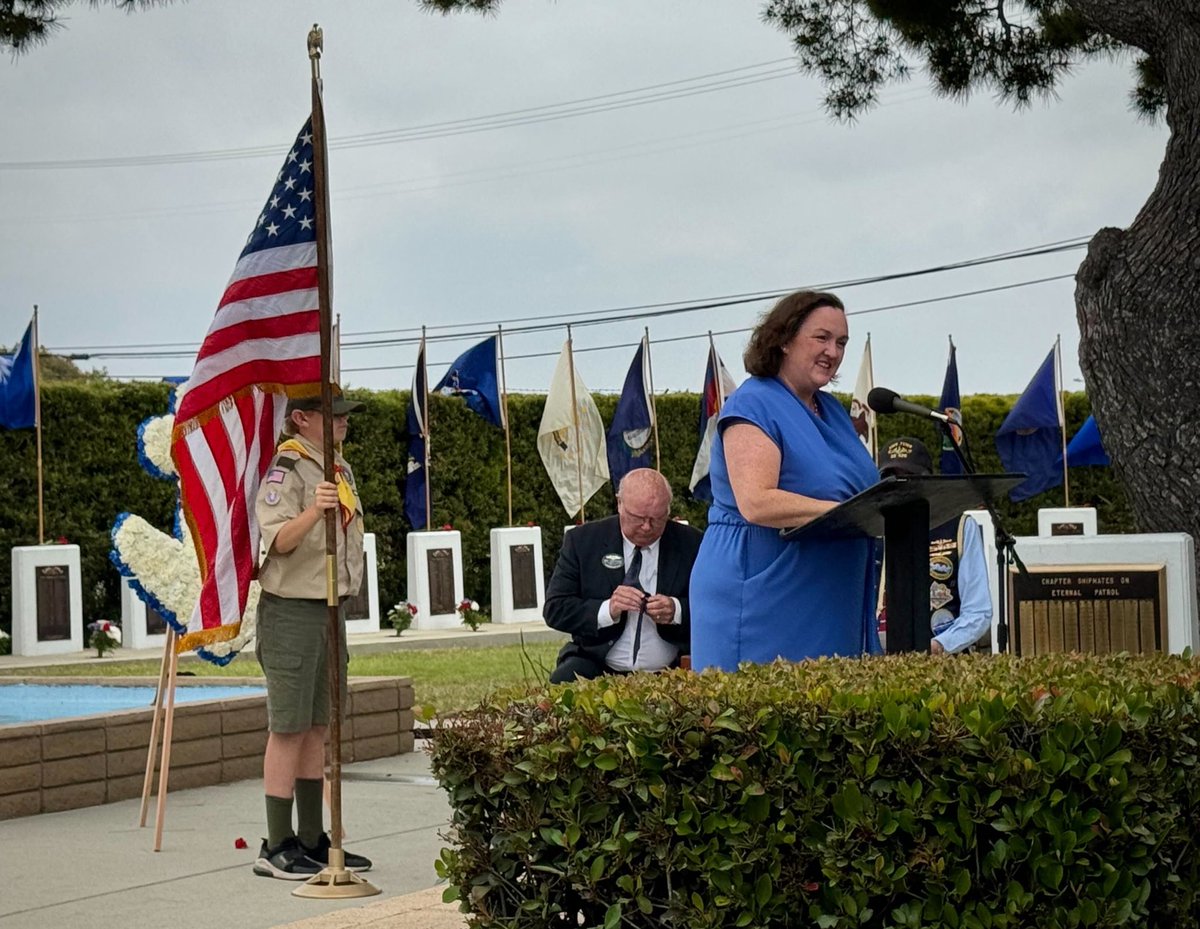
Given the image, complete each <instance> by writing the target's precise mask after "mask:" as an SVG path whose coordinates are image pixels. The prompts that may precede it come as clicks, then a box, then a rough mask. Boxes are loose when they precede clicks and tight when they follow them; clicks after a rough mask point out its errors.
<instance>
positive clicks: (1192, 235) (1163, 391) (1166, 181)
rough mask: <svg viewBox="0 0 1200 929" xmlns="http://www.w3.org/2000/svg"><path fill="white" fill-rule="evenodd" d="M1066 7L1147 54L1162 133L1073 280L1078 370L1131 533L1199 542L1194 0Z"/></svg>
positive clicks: (1199, 237)
mask: <svg viewBox="0 0 1200 929" xmlns="http://www.w3.org/2000/svg"><path fill="white" fill-rule="evenodd" d="M1071 3H1072V5H1073V6H1075V7H1076V8H1077V9H1079V10H1081V11H1082V12H1083V13H1084V15H1085V16H1087V17H1088V18H1089V19H1091V20H1092V21H1093V22H1094V23H1095V24H1096V25H1097V26H1099V27H1100V28H1102V29H1103V30H1104V31H1105V32H1107V33H1109V34H1110V35H1113V36H1116V37H1117V38H1119V39H1121V40H1122V41H1124V42H1126V43H1128V44H1130V45H1133V46H1136V47H1138V48H1141V49H1143V50H1144V51H1147V52H1149V53H1150V54H1151V55H1152V56H1153V58H1154V59H1155V61H1156V62H1157V64H1158V65H1159V67H1160V68H1161V70H1162V72H1163V75H1164V78H1165V82H1166V91H1167V101H1168V110H1167V116H1166V118H1167V124H1168V126H1169V128H1170V133H1171V134H1170V139H1169V141H1168V143H1167V149H1166V154H1165V156H1164V158H1163V162H1162V166H1161V168H1160V169H1159V179H1158V184H1157V185H1156V186H1155V188H1154V191H1153V193H1151V195H1150V198H1149V199H1148V200H1147V201H1146V204H1145V206H1143V207H1142V209H1141V211H1140V212H1139V213H1138V215H1137V217H1136V219H1134V221H1133V223H1132V225H1130V227H1129V228H1128V229H1126V230H1120V229H1112V228H1107V229H1102V230H1100V232H1098V233H1097V234H1096V236H1095V237H1094V238H1093V240H1092V242H1091V245H1090V247H1089V248H1088V253H1087V257H1086V258H1085V259H1084V262H1083V264H1082V265H1081V266H1080V269H1079V272H1078V274H1077V276H1076V287H1075V305H1076V316H1077V318H1078V321H1079V332H1080V343H1079V362H1080V367H1081V368H1082V370H1083V375H1084V379H1085V381H1086V383H1087V391H1088V397H1089V398H1090V400H1091V405H1092V410H1093V411H1094V413H1095V416H1096V422H1097V424H1098V425H1099V427H1100V433H1101V435H1102V436H1103V437H1104V447H1105V449H1106V450H1107V452H1108V454H1109V456H1110V457H1111V459H1112V462H1113V465H1114V467H1116V469H1117V472H1118V474H1119V475H1120V477H1121V480H1122V483H1123V484H1124V485H1125V488H1126V492H1127V493H1128V496H1129V500H1130V503H1131V505H1132V507H1133V511H1134V515H1135V518H1136V520H1137V524H1138V528H1139V529H1140V530H1141V531H1143V532H1187V533H1190V534H1191V536H1192V538H1193V540H1196V541H1198V542H1200V415H1198V414H1200V12H1197V8H1196V4H1195V0H1157V2H1150V0H1141V2H1139V0H1071ZM1116 131H1119V130H1116ZM1197 577H1198V578H1200V551H1198V553H1197Z"/></svg>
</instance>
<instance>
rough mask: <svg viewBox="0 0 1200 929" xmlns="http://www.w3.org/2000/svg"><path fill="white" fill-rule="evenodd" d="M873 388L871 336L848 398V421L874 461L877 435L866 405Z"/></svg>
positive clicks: (873, 370) (869, 410)
mask: <svg viewBox="0 0 1200 929" xmlns="http://www.w3.org/2000/svg"><path fill="white" fill-rule="evenodd" d="M874 388H875V368H874V365H872V363H871V336H870V334H869V333H868V334H867V344H866V345H864V346H863V356H862V362H861V363H860V364H859V366H858V380H857V381H855V382H854V395H853V396H852V397H851V398H850V419H851V421H852V422H853V423H854V431H855V432H856V433H858V438H859V440H860V441H861V442H862V444H863V445H865V446H866V449H867V451H868V452H870V453H871V460H872V461H873V460H874V459H875V455H876V452H877V450H878V442H879V439H878V434H877V432H876V430H875V411H874V410H873V409H871V408H870V407H869V406H868V405H867V396H868V395H869V394H870V393H871V391H872V390H873V389H874Z"/></svg>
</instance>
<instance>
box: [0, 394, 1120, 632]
mask: <svg viewBox="0 0 1200 929" xmlns="http://www.w3.org/2000/svg"><path fill="white" fill-rule="evenodd" d="M350 393H351V395H352V396H353V397H354V398H355V399H359V400H362V401H363V402H364V403H365V404H366V409H365V410H364V411H363V412H361V413H357V414H355V416H354V418H353V422H352V424H351V427H350V435H349V439H348V440H347V442H346V456H347V458H348V459H349V461H350V462H351V464H352V465H353V466H354V470H355V474H356V476H357V478H358V481H359V488H360V491H361V493H362V498H363V504H364V506H365V508H366V512H367V526H368V529H369V531H371V532H374V533H375V534H376V536H377V550H378V554H379V592H380V593H379V596H380V602H381V606H382V611H381V612H382V613H383V614H386V612H387V610H388V608H389V607H390V605H391V604H393V603H395V602H397V601H398V600H400V599H401V598H402V597H403V595H404V593H405V544H404V539H405V534H406V533H407V532H408V529H409V526H408V524H407V522H406V520H405V518H404V480H405V473H406V459H407V452H406V448H407V435H406V433H405V426H404V411H405V405H406V404H407V400H408V392H407V391H404V392H401V391H378V392H372V391H361V390H356V391H351V392H350ZM167 396H168V388H167V386H166V385H165V384H146V383H121V382H115V381H104V380H87V381H64V382H50V383H48V384H46V385H45V386H44V387H43V390H42V412H43V422H44V423H45V429H44V435H43V445H44V450H43V459H44V464H45V499H46V504H45V509H46V538H47V540H49V541H53V540H55V539H57V538H60V537H62V538H66V539H67V540H69V541H70V542H73V543H77V544H79V546H80V548H81V556H82V570H83V610H84V617H85V621H91V620H95V619H109V620H113V619H117V618H119V616H120V583H119V581H120V579H119V576H118V575H117V572H116V570H115V569H114V568H113V567H112V566H111V565H110V564H109V562H108V551H109V531H110V530H111V528H112V524H113V520H114V519H115V518H116V516H117V514H118V513H120V512H121V511H123V510H127V511H129V512H133V513H137V514H138V515H140V516H143V517H145V518H146V519H147V520H149V521H150V522H151V523H153V524H154V525H156V526H158V527H159V528H161V529H162V530H163V531H164V532H169V531H170V529H171V525H172V520H173V507H174V488H173V485H172V484H170V483H167V482H164V481H158V480H155V479H153V478H151V477H150V476H149V475H148V474H146V472H145V471H144V470H143V469H142V467H141V466H140V465H139V464H138V462H137V448H136V445H137V439H136V436H137V427H138V424H139V423H141V422H142V420H144V419H146V418H147V417H149V416H155V415H161V414H163V413H165V412H166V409H167ZM914 399H915V400H917V401H918V402H927V403H936V400H934V399H933V398H922V397H916V398H914ZM616 402H617V398H616V397H615V396H612V395H608V396H597V397H596V403H597V405H598V406H599V408H600V413H601V416H602V417H603V418H604V420H605V421H606V422H607V421H610V420H611V419H612V414H613V410H614V409H615V407H616ZM1011 403H1012V398H1010V397H993V396H978V397H969V398H967V399H966V400H965V401H964V408H963V415H964V417H965V420H966V423H965V424H966V428H967V431H968V434H969V435H971V436H973V437H975V438H977V439H978V440H980V442H983V444H984V445H985V446H986V447H982V448H976V449H975V453H976V457H977V458H978V459H979V464H980V467H981V468H982V469H983V470H997V471H998V470H1001V468H1000V464H999V459H998V458H997V456H996V453H995V450H994V448H993V447H992V445H991V441H990V437H991V436H992V435H993V434H994V433H995V431H996V429H997V428H999V426H1000V422H1001V421H1002V420H1003V418H1004V416H1005V415H1006V414H1007V413H1008V410H1009V407H1010V406H1011ZM430 404H431V415H430V421H431V428H432V430H433V434H432V441H431V443H430V446H431V451H432V456H433V461H432V465H431V471H432V473H433V476H434V479H433V520H434V524H435V525H437V526H440V525H443V524H446V523H449V524H450V525H452V526H454V528H456V529H459V530H461V531H462V533H463V561H464V571H463V582H464V584H465V586H466V593H467V595H468V596H470V597H472V598H473V599H475V600H478V601H479V602H480V603H483V604H487V603H488V602H489V601H490V599H491V573H490V566H489V561H488V544H489V543H488V533H489V531H490V530H491V529H492V528H493V527H495V526H503V525H505V524H507V521H508V513H507V500H506V496H507V491H506V486H505V485H506V479H505V468H504V436H503V433H501V432H500V430H498V429H495V428H493V427H491V426H489V425H487V424H486V423H484V422H483V421H482V420H481V419H480V418H479V417H477V416H475V415H474V414H473V413H471V412H470V411H469V410H468V409H467V407H466V404H465V403H463V402H462V401H461V400H459V399H457V398H446V397H441V396H434V397H431V398H430ZM544 405H545V398H544V397H542V396H527V395H522V396H512V397H510V398H509V417H510V422H511V424H512V454H513V523H514V524H515V525H519V526H520V525H525V524H526V523H533V524H536V525H539V526H542V527H543V529H544V534H543V550H544V554H545V558H546V571H547V574H548V572H549V571H550V570H552V568H553V565H554V560H555V559H556V558H557V556H558V549H559V546H560V544H561V539H562V532H561V528H562V526H563V525H564V524H566V522H567V521H568V520H567V515H566V513H565V511H564V510H563V508H562V505H561V504H560V503H559V501H558V497H557V495H556V494H555V492H554V489H553V487H552V486H551V484H550V480H549V478H548V477H547V476H546V471H545V468H544V467H543V466H542V462H541V458H540V457H539V456H538V452H537V444H536V440H537V427H538V423H539V422H540V421H541V417H542V409H543V407H544ZM698 405H699V399H698V397H697V396H696V395H695V394H689V393H677V394H666V395H663V396H661V397H659V398H658V400H657V406H658V415H659V432H660V439H661V442H662V447H663V449H664V453H663V456H662V471H663V473H664V474H665V475H666V476H667V478H668V479H669V480H670V481H671V484H672V486H673V487H674V488H675V492H676V507H675V510H676V513H677V514H678V515H680V516H682V517H684V518H685V519H687V520H688V521H690V522H691V523H692V525H695V526H698V527H700V528H703V527H704V524H705V514H706V512H707V506H706V505H704V504H701V503H698V502H696V501H694V500H691V499H690V498H689V497H688V496H687V490H686V488H687V485H688V481H689V480H690V478H691V474H692V463H693V460H694V459H695V455H696V447H697V434H696V420H697V411H698ZM1066 410H1067V423H1068V430H1067V431H1068V433H1070V434H1073V433H1074V431H1075V430H1076V429H1078V428H1079V425H1080V424H1081V423H1082V422H1083V420H1084V419H1085V418H1086V416H1087V413H1088V407H1087V400H1086V398H1085V397H1084V396H1083V395H1071V396H1069V397H1068V400H1067V408H1066ZM880 425H881V442H886V441H887V440H888V439H889V438H893V437H895V436H896V435H899V434H900V432H899V430H906V431H907V432H908V434H912V435H917V436H919V437H921V438H923V439H924V440H925V441H926V442H929V443H932V442H935V441H936V436H935V434H934V430H933V427H932V425H931V424H929V425H927V424H926V423H924V422H922V421H920V420H918V419H916V418H914V417H906V416H892V417H881V418H880ZM985 439H986V441H984V440H985ZM0 469H2V473H4V474H6V475H8V476H9V486H10V487H11V491H10V492H9V493H8V494H6V495H3V496H0V546H3V549H4V550H5V551H7V550H8V549H9V548H11V547H12V546H14V545H32V544H36V543H37V484H36V456H35V448H34V432H33V430H28V429H26V430H16V431H7V430H6V431H0ZM1071 481H1072V499H1073V500H1075V501H1077V502H1079V501H1084V502H1087V501H1093V502H1095V503H1096V504H1097V507H1098V516H1099V523H1100V529H1101V531H1103V532H1128V531H1131V530H1132V528H1133V525H1132V519H1131V515H1130V512H1129V509H1128V506H1127V505H1126V502H1125V496H1124V493H1123V492H1122V490H1121V489H1120V487H1119V485H1118V484H1117V483H1116V481H1115V477H1114V475H1113V474H1112V473H1111V471H1110V469H1108V468H1081V469H1076V470H1074V471H1073V472H1072V473H1071ZM1061 502H1062V492H1061V490H1054V491H1048V492H1047V493H1045V494H1043V495H1042V496H1041V497H1040V498H1037V499H1035V500H1033V501H1030V502H1028V503H1025V504H1021V505H1019V506H1017V505H1005V506H1004V507H1002V508H1001V509H1002V512H1004V513H1006V515H1007V516H1008V518H1009V520H1010V523H1011V526H1012V528H1013V529H1014V531H1015V532H1017V533H1018V534H1026V533H1033V532H1035V531H1036V526H1037V507H1038V506H1039V505H1041V506H1046V505H1056V504H1057V505H1061ZM613 511H614V500H613V495H612V492H611V489H609V488H605V489H604V490H601V491H600V492H599V493H598V494H596V496H595V497H593V498H592V500H591V501H590V502H589V503H588V506H587V514H588V517H589V518H593V517H598V516H603V515H607V514H609V513H612V512H613ZM5 561H6V564H7V563H8V559H5ZM10 570H11V569H10V568H7V567H6V568H5V569H4V571H3V573H0V582H2V583H0V627H3V628H6V629H7V628H9V627H10V615H11V606H10V604H11V591H10V578H9V571H10Z"/></svg>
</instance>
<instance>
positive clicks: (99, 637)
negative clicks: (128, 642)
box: [88, 619, 121, 658]
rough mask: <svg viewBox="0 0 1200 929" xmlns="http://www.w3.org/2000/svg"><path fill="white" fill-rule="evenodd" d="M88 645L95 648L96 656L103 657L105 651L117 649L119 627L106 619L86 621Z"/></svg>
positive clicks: (119, 637)
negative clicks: (92, 621)
mask: <svg viewBox="0 0 1200 929" xmlns="http://www.w3.org/2000/svg"><path fill="white" fill-rule="evenodd" d="M88 633H89V636H88V646H89V647H91V648H94V649H95V650H96V657H97V658H103V657H104V653H105V652H111V651H114V650H115V649H117V648H118V647H119V646H120V644H121V627H120V626H118V625H117V624H116V623H110V622H109V621H108V620H107V619H98V620H96V621H95V622H94V623H88Z"/></svg>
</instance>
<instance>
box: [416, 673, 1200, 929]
mask: <svg viewBox="0 0 1200 929" xmlns="http://www.w3.org/2000/svg"><path fill="white" fill-rule="evenodd" d="M1198 707H1200V663H1198V662H1196V661H1194V660H1192V659H1189V658H1180V657H1163V656H1157V657H1128V656H1115V657H1103V658H1098V657H1081V656H1077V655H1075V656H1072V655H1057V656H1048V657H1043V658H1036V659H1013V658H1008V657H1000V658H992V657H985V656H978V657H960V658H955V659H944V658H943V659H931V658H929V657H928V656H893V657H886V658H876V659H867V660H841V659H839V660H826V661H818V662H806V663H803V664H799V665H793V664H785V663H782V662H781V663H778V664H776V665H772V666H767V667H757V668H748V669H747V670H745V671H742V672H740V673H738V674H733V675H730V674H721V673H715V672H708V673H704V674H694V673H689V672H682V671H681V672H671V673H666V674H659V675H653V676H642V675H637V676H632V677H624V678H620V677H614V678H605V679H601V680H598V681H593V682H587V683H579V684H575V685H565V686H561V687H553V688H549V687H548V688H545V689H542V690H539V691H535V692H532V693H523V694H517V695H511V696H508V697H502V698H499V699H496V700H494V701H492V702H490V703H488V704H486V705H484V706H481V707H479V708H477V709H475V710H473V711H471V712H470V713H468V714H466V715H465V716H464V717H463V718H462V719H461V720H460V721H459V724H458V725H455V726H453V727H447V728H442V729H439V730H438V733H437V737H436V740H435V742H434V746H433V755H434V757H433V764H434V771H435V773H436V774H437V776H438V778H439V780H440V781H441V784H442V786H443V788H444V789H445V790H446V791H447V793H448V794H449V797H450V802H451V805H452V807H453V825H452V831H451V834H450V836H449V839H450V842H451V847H449V848H447V849H445V850H443V852H442V857H441V860H440V861H439V862H438V869H439V872H440V873H441V874H443V876H446V877H448V879H449V881H450V885H451V886H450V888H449V889H448V890H447V894H446V896H447V899H453V898H454V897H456V896H457V897H458V898H459V899H460V900H461V901H462V902H461V906H462V907H463V909H464V910H465V911H466V912H468V913H469V914H470V918H471V923H472V925H473V926H476V927H506V929H518V927H522V929H523V927H544V926H558V925H562V926H571V927H578V926H580V925H586V926H603V927H606V929H616V927H618V926H621V927H651V926H655V927H660V926H678V927H687V929H701V927H726V926H729V927H741V926H750V927H776V926H780V927H782V926H818V927H824V929H833V927H847V929H848V927H855V929H858V927H880V929H883V927H954V929H957V927H969V929H990V927H996V929H1003V927H1013V929H1015V927H1020V929H1033V927H1038V929H1054V927H1074V926H1097V927H1108V926H1150V927H1166V926H1171V927H1173V929H1188V927H1196V926H1197V925H1198V917H1197V910H1198V909H1200V855H1198V854H1197V850H1196V846H1195V838H1196V836H1197V835H1198V834H1200V781H1198V780H1197V771H1196V751H1197V749H1196V746H1197V738H1198V736H1200V720H1198V715H1197V709H1198Z"/></svg>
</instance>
